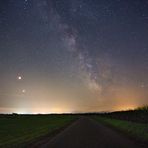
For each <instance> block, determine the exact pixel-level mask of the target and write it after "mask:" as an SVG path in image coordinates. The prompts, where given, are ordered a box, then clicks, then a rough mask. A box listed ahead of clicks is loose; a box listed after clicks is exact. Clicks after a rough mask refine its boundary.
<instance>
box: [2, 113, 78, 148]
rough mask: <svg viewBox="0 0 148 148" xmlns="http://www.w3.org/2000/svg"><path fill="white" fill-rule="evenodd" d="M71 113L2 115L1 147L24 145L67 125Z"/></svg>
mask: <svg viewBox="0 0 148 148" xmlns="http://www.w3.org/2000/svg"><path fill="white" fill-rule="evenodd" d="M75 118H76V117H75V116H71V115H0V147H2V146H4V147H6V146H11V147H12V146H16V145H24V144H27V143H28V142H30V141H32V140H34V139H36V138H38V137H41V136H43V135H46V134H50V133H51V134H52V132H54V131H56V130H58V129H60V128H62V127H64V126H66V125H67V124H69V123H70V122H72V121H73V120H74V119H75Z"/></svg>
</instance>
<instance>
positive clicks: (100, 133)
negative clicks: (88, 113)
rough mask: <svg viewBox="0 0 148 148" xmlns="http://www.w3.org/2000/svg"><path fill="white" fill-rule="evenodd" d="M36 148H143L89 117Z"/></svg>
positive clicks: (37, 145) (78, 121) (82, 118)
mask: <svg viewBox="0 0 148 148" xmlns="http://www.w3.org/2000/svg"><path fill="white" fill-rule="evenodd" d="M32 147H36V148H40V147H41V148H142V147H144V146H142V145H140V144H137V143H135V142H134V140H131V139H129V138H127V137H126V136H125V135H123V134H121V133H119V132H117V131H115V130H113V129H111V128H109V127H106V126H104V125H102V124H100V123H98V122H96V121H94V120H92V119H89V118H87V117H81V118H80V119H79V120H77V121H76V122H74V123H73V124H72V125H70V126H69V127H68V128H66V129H65V130H64V131H62V132H61V133H59V134H58V135H57V136H55V137H54V138H52V139H50V140H48V139H45V141H42V142H41V143H39V144H36V145H34V146H32Z"/></svg>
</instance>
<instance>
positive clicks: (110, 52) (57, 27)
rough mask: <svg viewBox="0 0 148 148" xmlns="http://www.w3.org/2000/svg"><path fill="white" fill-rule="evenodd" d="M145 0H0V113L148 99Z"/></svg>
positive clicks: (105, 106)
mask: <svg viewBox="0 0 148 148" xmlns="http://www.w3.org/2000/svg"><path fill="white" fill-rule="evenodd" d="M147 89H148V1H147V0H132V1H129V0H0V112H1V113H12V112H16V113H63V112H64V113H65V112H70V113H71V112H72V113H76V112H99V111H114V110H125V109H129V108H135V107H137V106H141V105H146V104H148V91H147Z"/></svg>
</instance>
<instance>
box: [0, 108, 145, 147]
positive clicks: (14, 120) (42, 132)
mask: <svg viewBox="0 0 148 148" xmlns="http://www.w3.org/2000/svg"><path fill="white" fill-rule="evenodd" d="M76 119H80V120H78V121H77V122H76V124H74V125H72V126H71V128H69V130H67V132H66V133H65V132H63V131H64V129H65V127H67V126H68V125H70V124H71V123H72V122H73V121H75V120H76ZM95 120H96V121H97V122H96V121H95ZM95 122H96V123H95ZM95 128H96V129H98V132H96V130H95ZM66 129H67V128H66ZM89 130H90V131H89ZM116 130H117V132H114V131H116ZM71 131H72V132H71ZM93 131H94V132H93ZM106 131H108V132H107V133H106ZM59 132H61V135H63V136H59V137H58V138H56V135H55V134H58V133H59ZM100 132H102V134H101V133H100ZM120 132H121V133H123V135H125V137H124V136H123V137H122V136H121V137H120ZM62 133H63V134H62ZM84 133H86V134H84ZM90 133H91V135H89V134H90ZM111 133H114V135H115V137H117V138H119V139H120V140H121V141H122V140H123V141H124V140H125V141H128V137H131V138H133V141H131V142H134V141H139V143H141V142H142V143H144V145H145V143H147V142H148V107H142V108H138V109H136V110H129V111H119V112H111V113H86V114H73V115H72V114H61V115H17V114H13V115H0V147H16V146H17V147H23V146H26V145H38V144H41V145H42V142H43V144H45V145H46V144H47V145H48V144H49V145H50V140H49V139H52V138H54V137H55V139H57V140H55V142H54V143H55V144H56V143H57V141H61V139H65V140H63V145H66V144H67V142H68V143H69V144H70V145H71V144H72V145H73V144H74V143H72V141H73V140H74V139H75V140H76V139H77V141H79V143H81V146H80V145H79V144H78V143H77V146H78V147H79V146H80V147H83V146H84V145H85V146H87V143H88V145H89V144H90V145H93V144H95V143H96V142H97V140H96V142H95V141H94V140H93V141H94V143H92V142H93V141H91V140H90V139H89V138H88V137H89V136H90V137H92V138H93V137H94V138H96V139H97V138H98V140H99V139H100V140H101V139H102V137H101V135H104V137H106V136H110V137H112V136H111ZM66 135H70V136H68V138H69V141H67V140H66V139H67V138H64V137H65V136H66ZM78 135H79V136H78ZM82 135H83V136H84V137H83V138H82ZM50 137H51V138H50ZM73 137H75V138H73ZM94 138H93V139H94ZM112 138H113V139H112V140H111V141H109V143H111V144H112V145H113V146H114V143H112V141H116V139H115V138H114V137H112ZM86 139H88V140H86ZM105 139H106V138H104V142H102V147H103V146H104V145H105V144H107V143H106V142H105ZM102 140H103V139H102ZM44 141H45V142H44ZM70 141H71V142H70ZM86 141H87V142H86ZM103 143H104V145H103ZM109 143H108V144H109ZM127 143H128V142H127ZM59 144H60V143H59ZM120 144H121V145H122V142H121V143H120ZM97 145H99V143H96V147H97ZM74 146H75V145H73V147H74Z"/></svg>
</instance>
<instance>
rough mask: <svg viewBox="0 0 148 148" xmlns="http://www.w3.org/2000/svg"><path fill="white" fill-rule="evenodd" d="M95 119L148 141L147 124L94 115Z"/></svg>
mask: <svg viewBox="0 0 148 148" xmlns="http://www.w3.org/2000/svg"><path fill="white" fill-rule="evenodd" d="M94 118H95V120H97V121H99V122H101V123H103V124H105V125H108V126H111V127H113V128H115V129H117V130H120V131H122V132H123V133H125V134H128V135H129V136H131V137H133V138H136V139H138V140H141V141H148V124H144V123H136V122H131V121H126V120H119V119H113V118H108V117H103V116H102V115H101V116H99V115H98V116H95V117H94Z"/></svg>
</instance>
